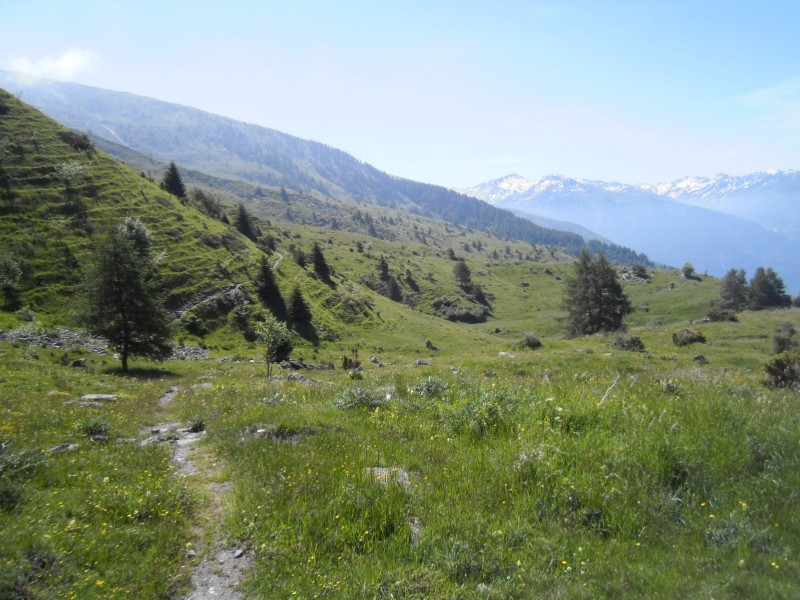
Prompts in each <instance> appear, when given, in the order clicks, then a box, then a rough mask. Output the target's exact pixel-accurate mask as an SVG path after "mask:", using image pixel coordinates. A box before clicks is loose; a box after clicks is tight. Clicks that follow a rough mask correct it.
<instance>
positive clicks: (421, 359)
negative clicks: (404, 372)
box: [414, 358, 431, 367]
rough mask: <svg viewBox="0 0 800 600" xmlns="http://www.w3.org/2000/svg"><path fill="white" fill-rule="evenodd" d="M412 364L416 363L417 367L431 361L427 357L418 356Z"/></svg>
mask: <svg viewBox="0 0 800 600" xmlns="http://www.w3.org/2000/svg"><path fill="white" fill-rule="evenodd" d="M414 364H415V365H417V366H418V367H421V366H424V365H429V364H431V361H429V360H428V359H427V358H418V359H417V360H415V361H414Z"/></svg>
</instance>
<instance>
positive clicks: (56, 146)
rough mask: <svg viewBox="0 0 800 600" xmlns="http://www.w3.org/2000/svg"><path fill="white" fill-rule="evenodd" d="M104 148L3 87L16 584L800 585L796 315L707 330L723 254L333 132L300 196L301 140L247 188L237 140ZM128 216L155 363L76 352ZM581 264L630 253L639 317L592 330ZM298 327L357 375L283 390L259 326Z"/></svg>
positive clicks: (58, 587)
mask: <svg viewBox="0 0 800 600" xmlns="http://www.w3.org/2000/svg"><path fill="white" fill-rule="evenodd" d="M162 109H163V107H153V108H152V110H153V111H154V114H155V113H157V112H158V111H160V110H162ZM43 110H44V109H43ZM175 110H176V112H175V113H173V114H174V115H180V114H185V113H182V112H181V111H179V110H177V109H175ZM109 113H115V111H114V110H109ZM116 114H117V116H118V117H119V118H122V117H123V116H124V113H122V112H117V113H116ZM175 118H177V116H176V117H175ZM201 124H202V123H199V122H198V123H195V124H194V125H193V126H196V127H198V128H200V125H201ZM229 125H230V124H229ZM182 126H183V127H188V125H186V124H185V123H184V124H183V125H182ZM109 127H110V128H111V129H113V131H114V132H115V136H116V138H117V141H118V142H119V141H126V142H130V141H131V139H132V136H133V135H134V134H135V133H136V131H135V128H134V127H131V129H128V130H126V129H124V128H123V127H122V126H121V124H119V123H115V124H113V125H112V124H108V125H107V126H106V127H105V131H108V128H109ZM230 127H234V125H230ZM84 129H85V128H84ZM91 129H92V132H93V135H92V136H89V135H88V134H82V133H80V132H76V131H70V130H68V129H65V128H64V127H62V126H61V125H59V124H58V123H56V122H55V121H53V120H51V119H50V118H48V117H45V116H44V115H43V114H42V113H41V112H39V111H38V110H36V109H34V108H32V107H31V106H29V105H28V104H26V103H25V102H23V101H21V100H20V99H18V98H17V97H15V96H13V95H11V94H8V93H4V92H1V91H0V134H2V138H1V139H2V146H0V147H1V148H2V152H1V153H0V201H1V202H2V206H1V209H2V216H0V259H2V260H3V265H4V266H3V268H4V271H3V275H4V277H5V279H4V282H5V287H4V288H3V291H4V297H3V301H4V305H3V308H2V310H1V311H0V330H2V333H3V334H4V336H3V337H4V338H6V339H2V340H0V355H2V360H1V361H0V443H1V444H2V446H0V485H1V486H2V487H0V564H3V565H4V568H3V569H2V573H0V597H9V598H24V599H36V598H79V599H91V598H116V597H133V598H164V599H166V598H171V599H178V598H187V599H188V598H202V597H214V596H213V595H212V592H211V591H210V588H214V590H215V592H216V593H225V594H228V595H229V597H230V598H283V597H292V598H293V597H300V598H314V597H330V598H409V599H411V598H418V599H422V598H440V599H455V598H459V599H460V598H475V599H479V598H504V599H505V598H520V599H522V598H542V597H547V598H597V597H613V598H640V597H676V596H686V597H704V596H709V595H712V596H714V597H720V598H739V597H769V598H793V597H796V596H797V593H798V582H799V581H800V567H799V566H798V561H797V557H798V552H800V546H799V545H798V540H800V530H799V529H800V503H798V498H797V494H796V490H797V488H798V484H800V482H798V473H800V468H798V467H800V441H799V439H798V436H797V431H798V429H800V422H798V414H800V413H799V412H798V410H797V408H798V399H799V398H798V394H797V387H796V385H797V382H796V381H793V380H792V373H794V372H795V371H796V370H797V364H798V363H797V352H798V350H797V349H796V348H795V349H792V348H793V346H796V343H797V342H796V329H798V328H800V312H798V309H797V308H796V307H792V308H782V309H769V310H738V311H736V313H735V315H725V318H713V319H712V318H711V317H710V316H709V314H710V312H711V309H712V303H714V302H717V301H719V299H720V293H721V287H722V283H721V280H720V279H719V278H718V277H714V276H711V275H708V274H705V273H703V272H702V270H703V268H704V265H702V264H698V265H696V266H698V268H699V269H700V272H699V273H695V274H689V275H690V276H688V277H687V276H686V273H685V272H683V271H682V270H681V269H678V268H674V267H669V266H656V265H655V264H653V262H651V261H655V262H660V259H658V258H657V257H656V255H650V254H649V253H648V254H647V255H645V254H640V252H641V249H640V248H638V247H635V246H631V247H630V248H627V247H624V246H618V245H613V244H612V243H609V242H607V241H598V245H596V246H592V245H591V244H587V243H585V242H584V240H583V238H581V237H580V235H578V234H577V233H575V232H563V231H557V230H554V229H549V228H545V227H540V226H534V225H533V224H531V223H530V222H528V221H526V220H524V219H521V218H519V217H516V216H514V215H512V214H511V213H506V212H505V211H499V209H496V208H493V207H490V206H488V205H485V207H484V206H481V205H480V204H478V201H477V200H474V199H470V198H468V197H466V196H463V195H461V194H458V193H456V192H452V191H450V190H445V189H444V188H438V187H436V186H426V185H424V184H417V183H415V182H407V181H406V182H402V181H401V182H399V183H398V182H397V181H393V180H395V179H397V178H392V177H391V176H389V175H385V174H382V173H380V172H376V171H373V170H372V168H371V167H369V166H368V165H366V164H362V165H361V167H360V171H358V172H356V171H353V170H351V169H352V168H353V167H352V163H350V162H349V161H345V157H343V156H342V154H344V153H340V152H339V151H335V150H334V149H326V150H325V149H323V150H320V149H319V148H316V147H313V146H312V145H311V143H308V145H306V143H305V142H302V141H297V140H295V141H293V142H292V143H296V144H297V145H298V147H300V148H304V152H307V153H308V156H307V157H306V159H307V163H305V166H304V167H303V168H304V170H303V172H302V173H301V175H302V177H300V179H292V180H290V179H289V176H290V174H291V173H293V172H295V174H296V169H299V168H300V167H299V166H298V165H300V162H295V161H297V160H298V159H296V158H292V159H291V160H292V161H293V162H292V164H293V165H294V166H290V167H287V170H286V171H281V170H280V169H279V168H278V166H280V168H283V167H285V165H278V166H276V164H274V163H275V161H273V160H272V159H269V160H267V159H266V158H265V156H266V155H258V157H257V158H255V157H256V154H257V150H258V151H261V150H263V149H264V147H267V148H271V145H275V146H279V147H280V145H281V144H283V143H285V144H289V143H290V142H289V141H286V140H285V138H281V137H280V136H278V135H277V133H276V134H275V136H276V137H275V138H274V140H273V141H272V142H271V143H270V144H266V143H265V144H266V145H265V146H263V147H262V146H259V144H257V143H256V142H255V141H254V140H255V139H256V133H255V132H251V133H252V135H253V137H252V138H248V139H249V140H250V142H251V143H252V151H253V153H255V154H254V155H253V156H254V158H253V160H251V161H249V162H248V160H244V161H243V163H241V164H240V165H239V166H242V165H247V167H246V168H244V167H243V171H242V172H241V173H240V175H241V176H234V174H233V173H232V170H231V165H230V164H227V161H225V160H222V159H220V158H219V156H220V155H219V154H217V152H221V150H220V148H219V145H218V144H216V142H211V141H209V140H206V141H205V142H204V143H207V148H208V149H207V150H206V155H201V153H200V152H199V150H198V148H202V147H203V143H198V144H197V145H196V146H195V147H194V150H191V151H190V149H186V152H187V154H185V155H183V156H181V157H178V156H177V150H179V149H180V148H181V145H180V144H176V145H175V146H174V147H171V148H169V150H168V151H165V152H163V153H162V154H156V153H155V152H149V151H148V150H147V149H146V148H142V147H134V148H127V147H123V146H120V145H119V144H111V143H109V142H108V141H104V140H101V139H100V138H98V137H97V135H99V133H101V131H100V129H99V128H96V127H95V126H92V127H91ZM138 129H139V133H141V134H142V135H143V136H144V135H146V134H147V133H146V128H144V127H140V128H138ZM234 129H235V128H234ZM236 130H237V131H240V132H241V131H244V130H239V129H236ZM184 133H185V135H186V136H188V135H189V133H188V132H184ZM261 133H263V132H259V134H261ZM242 135H244V134H242ZM258 139H259V140H260V139H262V138H258ZM281 140H283V141H281ZM162 141H163V140H162ZM259 143H260V142H259ZM187 146H188V145H187ZM264 151H266V150H264ZM270 151H272V149H271V150H270ZM106 152H108V153H106ZM284 152H287V155H291V156H294V154H293V152H294V151H292V152H288V151H287V150H286V149H285V148H283V149H280V150H275V155H276V156H278V155H281V154H282V153H284ZM318 152H319V153H320V154H319V155H317V154H316V153H318ZM112 154H115V155H119V156H122V158H123V159H124V160H125V162H122V161H121V160H119V159H117V158H114V157H112ZM312 154H314V155H315V156H317V158H313V159H312V158H311V155H312ZM318 156H322V157H326V160H327V162H326V160H323V159H321V158H318ZM193 157H194V158H193ZM170 160H175V162H176V163H177V164H178V168H179V169H180V172H181V176H182V177H183V181H184V183H185V184H186V187H187V193H186V196H185V197H177V196H175V195H172V194H170V193H168V192H167V191H165V190H164V189H162V187H161V186H160V185H159V184H160V183H161V181H162V177H163V173H164V170H165V168H166V164H165V163H167V162H169V161H170ZM285 160H286V161H289V158H288V157H287V158H285ZM182 161H185V162H182ZM192 161H197V162H196V163H193V162H192ZM270 161H272V162H270ZM340 161H344V162H340ZM231 162H232V161H231ZM126 163H127V164H126ZM344 164H346V165H347V169H345V168H344V167H343V166H342V165H344ZM184 165H186V166H185V167H184ZM215 165H216V167H215V168H209V167H214V166H215ZM310 165H311V166H310ZM312 166H313V168H312ZM323 166H326V167H327V169H328V171H327V176H326V177H325V178H323V177H322V176H321V175H320V173H322V169H323ZM223 167H224V168H223ZM237 168H238V167H237ZM206 169H208V170H206ZM254 173H261V174H260V175H259V176H255V175H254ZM351 178H352V180H351ZM290 181H291V182H292V184H291V185H290ZM297 181H302V182H304V183H300V184H297V183H296V182H297ZM331 182H335V185H334V183H331ZM370 182H371V183H370ZM390 183H398V187H391V188H390V187H388V186H389V184H390ZM353 189H358V190H361V193H360V195H359V194H354V193H353V192H352V190H353ZM641 193H643V194H644V193H645V192H641ZM647 193H649V192H647ZM576 210H577V208H576ZM126 218H133V219H135V220H136V221H137V222H138V223H140V224H141V225H142V226H143V227H144V228H146V230H147V232H148V234H149V236H150V238H149V240H150V241H149V242H148V243H149V244H150V246H151V248H152V254H153V256H154V257H155V264H156V265H157V267H158V277H159V279H160V281H161V282H162V284H161V285H162V289H161V291H163V294H164V299H165V306H166V309H167V311H168V312H169V314H170V318H171V328H172V329H171V332H172V333H171V341H172V343H173V345H174V347H175V352H174V354H173V355H172V356H171V357H170V358H167V359H166V360H164V361H154V360H150V359H147V358H142V357H138V356H133V357H132V358H131V368H130V369H129V371H128V372H127V373H125V372H122V370H121V369H120V360H119V358H118V357H116V356H114V352H113V351H111V352H107V351H106V350H105V349H100V348H98V347H97V346H96V345H95V344H94V341H93V340H90V339H88V338H81V337H77V336H76V335H72V334H65V335H62V337H59V338H57V339H58V340H59V341H57V342H53V341H52V340H53V339H56V336H54V335H53V336H51V335H49V334H48V333H47V332H52V331H54V330H56V329H57V328H64V329H67V330H69V331H73V330H83V329H86V328H89V329H91V327H92V324H91V323H90V324H86V323H85V322H82V321H81V314H82V312H83V310H84V309H83V307H82V305H83V303H85V302H86V297H87V295H91V294H92V292H93V290H92V289H91V288H90V289H88V290H87V288H86V273H87V272H88V271H89V270H90V268H91V267H92V265H93V264H95V263H96V262H97V261H98V256H97V248H98V247H100V244H101V242H102V241H103V240H104V239H105V238H106V237H107V236H108V235H110V234H111V233H112V232H114V231H116V230H118V228H119V224H120V223H125V219H126ZM553 218H554V219H555V218H557V217H556V216H553ZM698 235H699V234H698ZM609 239H610V240H612V241H613V242H614V243H619V240H617V239H615V238H613V237H609ZM584 248H591V249H592V251H593V252H594V251H598V250H599V251H607V252H608V255H609V259H610V260H612V262H613V263H614V267H613V269H614V274H615V277H616V279H617V280H619V282H620V284H621V285H622V289H623V290H624V293H625V294H626V296H627V297H628V298H629V299H630V305H631V307H632V309H633V311H632V312H631V313H630V314H629V315H627V316H626V317H625V321H624V324H625V330H624V331H603V332H601V333H598V334H594V335H590V336H577V337H567V336H566V335H565V332H566V330H567V326H568V323H567V318H568V312H567V310H566V309H565V307H564V303H565V289H566V282H567V281H569V280H570V279H571V278H572V277H574V274H575V270H574V263H575V257H576V255H577V254H578V253H579V252H580V251H581V250H582V249H584ZM317 253H321V254H322V255H323V256H324V261H325V263H326V265H327V267H328V272H327V273H325V272H324V270H322V269H320V268H319V266H318V264H317V263H316V262H315V256H316V255H317ZM733 266H738V265H733ZM265 268H266V269H268V270H269V273H271V274H272V275H273V276H274V287H271V286H268V285H267V284H268V281H267V278H265V277H264V272H263V269H265ZM779 272H780V273H781V274H783V271H782V270H780V269H779ZM792 291H793V290H792ZM297 294H299V295H300V296H301V297H302V298H303V299H304V302H305V304H306V306H307V309H308V311H309V313H310V317H309V318H308V319H307V321H306V322H304V323H302V324H298V323H297V322H293V323H292V322H291V321H292V319H288V317H289V316H290V315H296V312H295V311H294V309H293V308H292V305H293V302H292V299H293V298H294V297H295V296H296V295H297ZM278 299H280V300H281V302H282V303H283V305H284V307H283V309H281V308H280V307H279V306H278V305H279V302H278ZM281 311H283V312H281ZM279 315H282V316H283V317H286V318H284V319H280V318H279V320H287V319H288V320H289V321H290V328H289V332H290V335H291V339H292V343H293V349H292V351H291V359H292V360H293V361H294V362H295V363H299V362H303V363H306V364H311V365H314V366H319V367H328V368H314V369H302V370H294V369H292V368H291V367H290V365H289V364H288V363H287V364H286V365H285V367H286V368H283V367H281V366H280V365H273V366H272V369H271V373H270V374H269V376H268V370H267V365H266V364H265V344H264V342H263V339H259V338H258V336H257V335H255V332H256V331H257V329H258V325H259V324H260V323H265V322H268V321H269V320H270V319H271V318H272V316H274V317H279ZM731 317H733V318H731ZM300 325H302V326H300ZM687 328H688V329H690V330H691V331H692V332H694V333H699V334H701V337H702V338H703V339H704V341H702V342H700V341H697V342H696V343H693V344H691V345H679V344H678V342H676V340H678V341H680V340H681V339H682V338H681V334H682V333H683V332H684V331H685V330H686V329H687ZM12 332H13V333H14V335H11V333H12ZM45 339H48V340H50V341H49V342H43V340H45ZM533 339H535V340H536V341H537V342H538V345H537V344H535V343H533ZM695 339H697V338H695ZM634 340H638V343H635V342H634ZM779 340H780V341H779ZM43 344H45V345H43ZM779 345H782V346H781V348H778V346H779ZM101 350H102V351H103V352H105V353H101ZM345 359H347V360H345ZM348 361H349V362H348ZM779 361H785V362H779ZM792 361H794V362H792ZM784 366H785V369H784ZM343 367H347V368H343ZM770 369H772V370H770ZM776 369H778V370H779V371H780V373H778V374H777V375H776V373H775V370H776ZM781 369H782V370H781ZM792 369H795V371H792ZM782 377H784V379H782ZM784 383H785V385H784ZM189 441H191V445H188V444H189ZM215 566H216V568H215ZM204 594H205V595H204Z"/></svg>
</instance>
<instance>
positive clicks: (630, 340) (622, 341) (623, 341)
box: [609, 334, 644, 352]
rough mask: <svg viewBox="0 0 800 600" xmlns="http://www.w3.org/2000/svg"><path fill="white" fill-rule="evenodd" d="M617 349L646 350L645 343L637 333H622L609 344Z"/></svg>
mask: <svg viewBox="0 0 800 600" xmlns="http://www.w3.org/2000/svg"><path fill="white" fill-rule="evenodd" d="M609 345H610V346H611V347H612V348H616V349H617V350H628V351H630V352H644V343H642V340H641V339H640V338H639V337H637V336H635V335H628V334H620V335H618V336H617V337H616V338H614V341H613V342H611V343H610V344H609Z"/></svg>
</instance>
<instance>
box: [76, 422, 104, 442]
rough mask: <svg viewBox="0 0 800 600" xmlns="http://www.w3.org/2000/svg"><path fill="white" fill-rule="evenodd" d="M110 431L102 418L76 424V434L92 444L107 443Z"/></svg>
mask: <svg viewBox="0 0 800 600" xmlns="http://www.w3.org/2000/svg"><path fill="white" fill-rule="evenodd" d="M110 429H111V428H110V426H109V423H108V421H107V420H106V419H105V418H104V417H91V418H89V419H84V420H82V421H80V422H79V423H78V433H80V434H81V435H83V436H85V437H87V438H89V439H90V440H91V441H93V442H107V441H108V436H109V432H110Z"/></svg>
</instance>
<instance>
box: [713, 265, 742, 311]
mask: <svg viewBox="0 0 800 600" xmlns="http://www.w3.org/2000/svg"><path fill="white" fill-rule="evenodd" d="M747 296H748V289H747V275H746V273H745V271H744V269H738V270H737V269H731V270H730V271H728V272H727V273H725V276H724V277H723V278H722V284H721V286H720V289H719V308H721V309H724V310H742V309H743V308H746V307H747V301H748V299H747Z"/></svg>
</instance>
